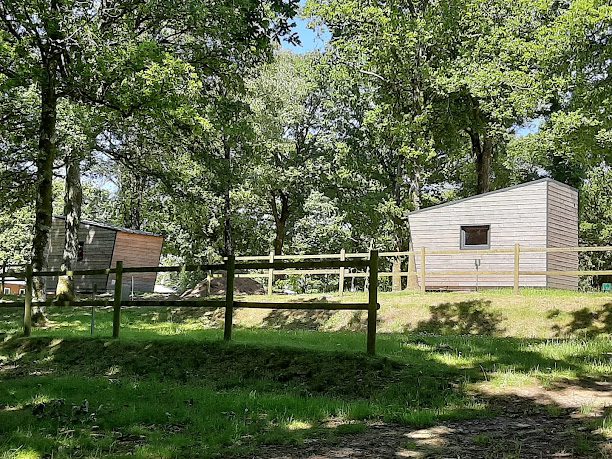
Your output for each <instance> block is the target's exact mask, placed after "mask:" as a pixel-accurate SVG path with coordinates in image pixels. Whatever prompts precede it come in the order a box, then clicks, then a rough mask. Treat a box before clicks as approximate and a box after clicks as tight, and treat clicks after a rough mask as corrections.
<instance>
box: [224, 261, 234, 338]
mask: <svg viewBox="0 0 612 459" xmlns="http://www.w3.org/2000/svg"><path fill="white" fill-rule="evenodd" d="M235 265H236V257H235V256H234V255H228V256H227V261H226V265H225V266H226V268H225V269H226V273H225V280H226V282H225V323H224V324H223V339H224V340H225V341H229V340H231V339H232V317H233V315H234V274H235V273H236V266H235Z"/></svg>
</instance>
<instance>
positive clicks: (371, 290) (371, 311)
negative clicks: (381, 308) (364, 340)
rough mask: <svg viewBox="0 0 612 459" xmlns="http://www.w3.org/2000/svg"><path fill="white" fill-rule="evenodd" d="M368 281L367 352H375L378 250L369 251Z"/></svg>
mask: <svg viewBox="0 0 612 459" xmlns="http://www.w3.org/2000/svg"><path fill="white" fill-rule="evenodd" d="M369 268H370V277H369V279H370V281H369V283H368V346H367V349H368V354H370V355H374V354H376V319H377V317H376V316H377V312H378V250H371V251H370V266H369Z"/></svg>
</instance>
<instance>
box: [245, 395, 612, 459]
mask: <svg viewBox="0 0 612 459" xmlns="http://www.w3.org/2000/svg"><path fill="white" fill-rule="evenodd" d="M492 405H493V406H492V408H493V409H494V410H495V412H497V413H498V415H497V416H494V417H492V418H486V419H475V420H469V421H457V422H448V423H441V424H439V425H436V426H433V427H429V428H425V429H414V428H410V427H405V426H400V425H395V424H387V423H382V422H377V423H370V424H368V426H367V429H366V431H365V432H363V433H358V434H353V435H344V436H341V437H339V438H337V439H336V440H333V441H330V440H329V439H328V437H325V436H323V437H322V438H321V439H319V438H315V439H309V440H306V441H305V442H304V444H303V445H301V446H294V447H286V446H283V447H279V446H263V447H262V448H260V450H259V451H258V452H257V453H256V454H253V455H249V456H244V457H243V459H246V458H247V457H248V458H250V459H264V458H266V459H290V458H291V459H348V458H356V459H357V458H381V459H382V458H393V457H400V458H449V459H450V458H458V459H464V458H465V459H490V458H508V459H510V458H534V459H535V458H538V459H540V458H602V459H604V458H610V457H612V445H611V443H610V441H609V440H606V439H605V438H603V437H601V436H600V435H598V434H597V433H596V431H594V429H593V428H592V426H589V425H588V424H587V423H585V422H584V420H581V419H578V418H577V417H575V416H572V411H571V410H568V409H559V411H556V412H555V413H551V412H548V411H547V410H546V409H544V408H543V407H538V406H534V405H533V404H531V402H526V401H525V400H523V399H520V398H512V397H510V398H505V399H503V400H495V401H494V402H492Z"/></svg>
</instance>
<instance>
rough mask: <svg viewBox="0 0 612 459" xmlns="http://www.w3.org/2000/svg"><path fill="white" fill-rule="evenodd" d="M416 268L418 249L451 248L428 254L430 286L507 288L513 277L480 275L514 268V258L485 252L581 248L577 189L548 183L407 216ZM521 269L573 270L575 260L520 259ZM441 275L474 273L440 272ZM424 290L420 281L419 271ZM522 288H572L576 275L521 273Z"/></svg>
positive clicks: (552, 256) (560, 256) (571, 256)
mask: <svg viewBox="0 0 612 459" xmlns="http://www.w3.org/2000/svg"><path fill="white" fill-rule="evenodd" d="M409 224H410V234H411V239H412V246H413V249H414V250H415V252H416V266H417V267H419V266H420V265H421V261H420V255H419V254H420V251H421V248H423V247H424V248H425V249H426V252H435V251H454V252H455V253H454V254H449V255H433V254H432V255H426V257H425V260H426V262H425V267H426V276H425V286H426V288H427V289H445V290H452V289H472V288H474V287H476V286H477V285H478V286H479V287H510V286H512V285H513V283H514V276H513V275H512V274H509V275H501V276H500V275H486V274H485V275H480V274H479V275H478V276H477V269H476V265H478V271H479V272H481V271H482V272H487V271H489V272H490V271H505V272H508V271H509V272H512V271H513V269H514V255H513V253H487V252H486V250H488V249H512V248H513V247H514V245H515V244H517V243H518V244H520V245H521V246H522V247H524V248H545V247H576V246H577V245H578V191H577V190H576V189H575V188H572V187H570V186H568V185H565V184H563V183H560V182H557V181H555V180H552V179H549V178H544V179H540V180H535V181H533V182H528V183H524V184H521V185H516V186H512V187H509V188H504V189H501V190H497V191H492V192H489V193H484V194H480V195H477V196H472V197H469V198H465V199H460V200H457V201H453V202H449V203H446V204H440V205H437V206H433V207H429V208H427V209H423V210H420V211H416V212H412V213H411V214H410V215H409ZM519 266H520V270H521V271H542V272H544V271H576V270H578V255H577V253H575V252H573V253H572V252H565V253H529V252H524V253H523V252H522V253H521V254H520V265H519ZM444 271H460V272H473V274H462V275H443V274H437V273H442V272H444ZM418 278H419V285H420V284H421V282H422V279H421V275H420V274H419V276H418ZM519 285H520V286H523V287H549V288H561V289H570V290H575V289H577V288H578V278H577V277H576V276H560V275H556V276H549V275H524V276H521V277H520V283H519Z"/></svg>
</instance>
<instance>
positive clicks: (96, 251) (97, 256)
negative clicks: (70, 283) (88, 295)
mask: <svg viewBox="0 0 612 459" xmlns="http://www.w3.org/2000/svg"><path fill="white" fill-rule="evenodd" d="M64 241H65V230H64V219H63V218H62V217H53V226H52V228H51V235H50V239H49V269H50V270H58V269H61V265H62V256H63V253H64ZM79 242H81V243H83V260H81V261H77V262H76V263H75V265H74V269H107V268H112V267H114V266H115V263H116V262H117V261H123V262H124V267H136V266H159V258H160V255H161V250H162V245H163V242H164V238H163V237H162V236H159V235H155V234H152V233H147V232H144V231H136V230H131V229H128V228H119V227H114V226H110V225H104V224H100V223H94V222H82V223H81V225H80V227H79ZM155 280H156V274H155V273H143V274H134V291H137V292H152V291H153V289H154V287H155ZM131 281H132V275H131V274H130V275H124V282H125V286H124V291H125V292H126V294H129V292H130V289H131ZM94 284H95V285H96V286H97V289H98V291H99V292H102V291H104V290H105V289H106V290H112V289H113V288H114V275H110V276H108V275H96V276H76V277H75V288H76V290H77V292H91V291H92V290H93V286H94ZM56 286H57V278H47V290H48V291H51V292H52V291H55V288H56Z"/></svg>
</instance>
